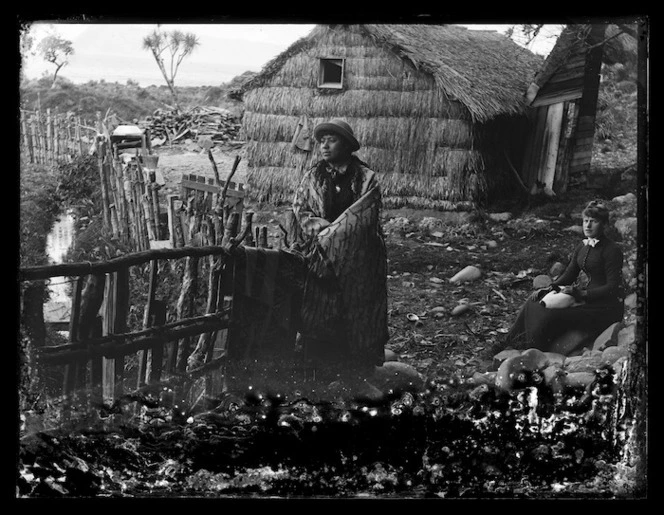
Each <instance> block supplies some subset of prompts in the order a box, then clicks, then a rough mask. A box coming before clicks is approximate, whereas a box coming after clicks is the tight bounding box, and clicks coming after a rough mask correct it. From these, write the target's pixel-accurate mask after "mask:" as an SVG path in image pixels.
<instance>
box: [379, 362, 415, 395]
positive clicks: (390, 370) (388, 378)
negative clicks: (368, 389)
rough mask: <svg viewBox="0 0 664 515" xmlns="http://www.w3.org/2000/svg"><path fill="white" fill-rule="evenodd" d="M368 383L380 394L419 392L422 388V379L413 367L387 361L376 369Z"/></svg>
mask: <svg viewBox="0 0 664 515" xmlns="http://www.w3.org/2000/svg"><path fill="white" fill-rule="evenodd" d="M369 381H370V382H371V384H373V385H375V386H376V387H377V388H379V389H380V390H381V391H382V392H389V391H390V390H392V391H419V390H422V389H423V388H424V378H423V377H422V375H421V374H420V373H419V372H418V371H417V370H416V369H415V367H413V366H411V365H408V364H407V363H402V362H400V361H387V362H385V363H383V365H382V366H380V367H376V368H375V371H374V375H373V378H372V379H370V380H369Z"/></svg>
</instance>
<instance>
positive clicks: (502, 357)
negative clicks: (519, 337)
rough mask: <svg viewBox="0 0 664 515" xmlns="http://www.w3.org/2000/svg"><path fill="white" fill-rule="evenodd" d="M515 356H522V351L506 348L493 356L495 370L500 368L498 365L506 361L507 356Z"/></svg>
mask: <svg viewBox="0 0 664 515" xmlns="http://www.w3.org/2000/svg"><path fill="white" fill-rule="evenodd" d="M515 356H521V351H518V350H516V349H506V350H501V351H500V352H499V353H498V354H496V355H495V356H494V357H493V365H492V369H493V370H498V367H500V365H501V364H502V362H503V361H505V360H506V359H507V358H513V357H515Z"/></svg>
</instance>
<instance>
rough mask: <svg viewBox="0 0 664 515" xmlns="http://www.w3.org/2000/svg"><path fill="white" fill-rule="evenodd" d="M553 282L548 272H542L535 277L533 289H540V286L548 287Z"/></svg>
mask: <svg viewBox="0 0 664 515" xmlns="http://www.w3.org/2000/svg"><path fill="white" fill-rule="evenodd" d="M551 283H552V280H551V277H549V276H548V275H546V274H540V275H538V276H535V278H534V279H533V289H535V290H539V289H540V288H548V287H549V286H551Z"/></svg>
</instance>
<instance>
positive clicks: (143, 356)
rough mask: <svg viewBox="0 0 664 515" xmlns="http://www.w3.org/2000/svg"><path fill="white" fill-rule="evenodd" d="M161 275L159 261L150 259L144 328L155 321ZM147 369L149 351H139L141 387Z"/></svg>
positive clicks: (139, 384) (145, 378)
mask: <svg viewBox="0 0 664 515" xmlns="http://www.w3.org/2000/svg"><path fill="white" fill-rule="evenodd" d="M158 275H159V261H158V260H156V259H153V260H151V261H150V279H149V283H148V300H147V302H146V303H145V312H144V313H143V328H144V329H147V328H148V327H151V324H152V322H153V316H152V315H153V309H154V307H153V306H154V301H155V294H156V291H157V278H158ZM147 369H148V351H147V350H141V351H138V382H137V386H138V387H139V388H140V387H141V386H143V385H145V384H146V382H147V380H148V378H147Z"/></svg>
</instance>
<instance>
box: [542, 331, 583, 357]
mask: <svg viewBox="0 0 664 515" xmlns="http://www.w3.org/2000/svg"><path fill="white" fill-rule="evenodd" d="M589 340H590V338H589V336H588V333H586V332H583V331H578V330H570V331H567V332H565V333H563V334H561V335H560V336H559V337H558V338H556V340H554V342H553V344H552V345H551V347H550V348H549V352H555V353H556V354H562V355H563V356H570V355H571V354H572V353H573V352H574V351H576V350H578V349H581V348H583V346H584V345H586V343H588V341H589Z"/></svg>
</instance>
